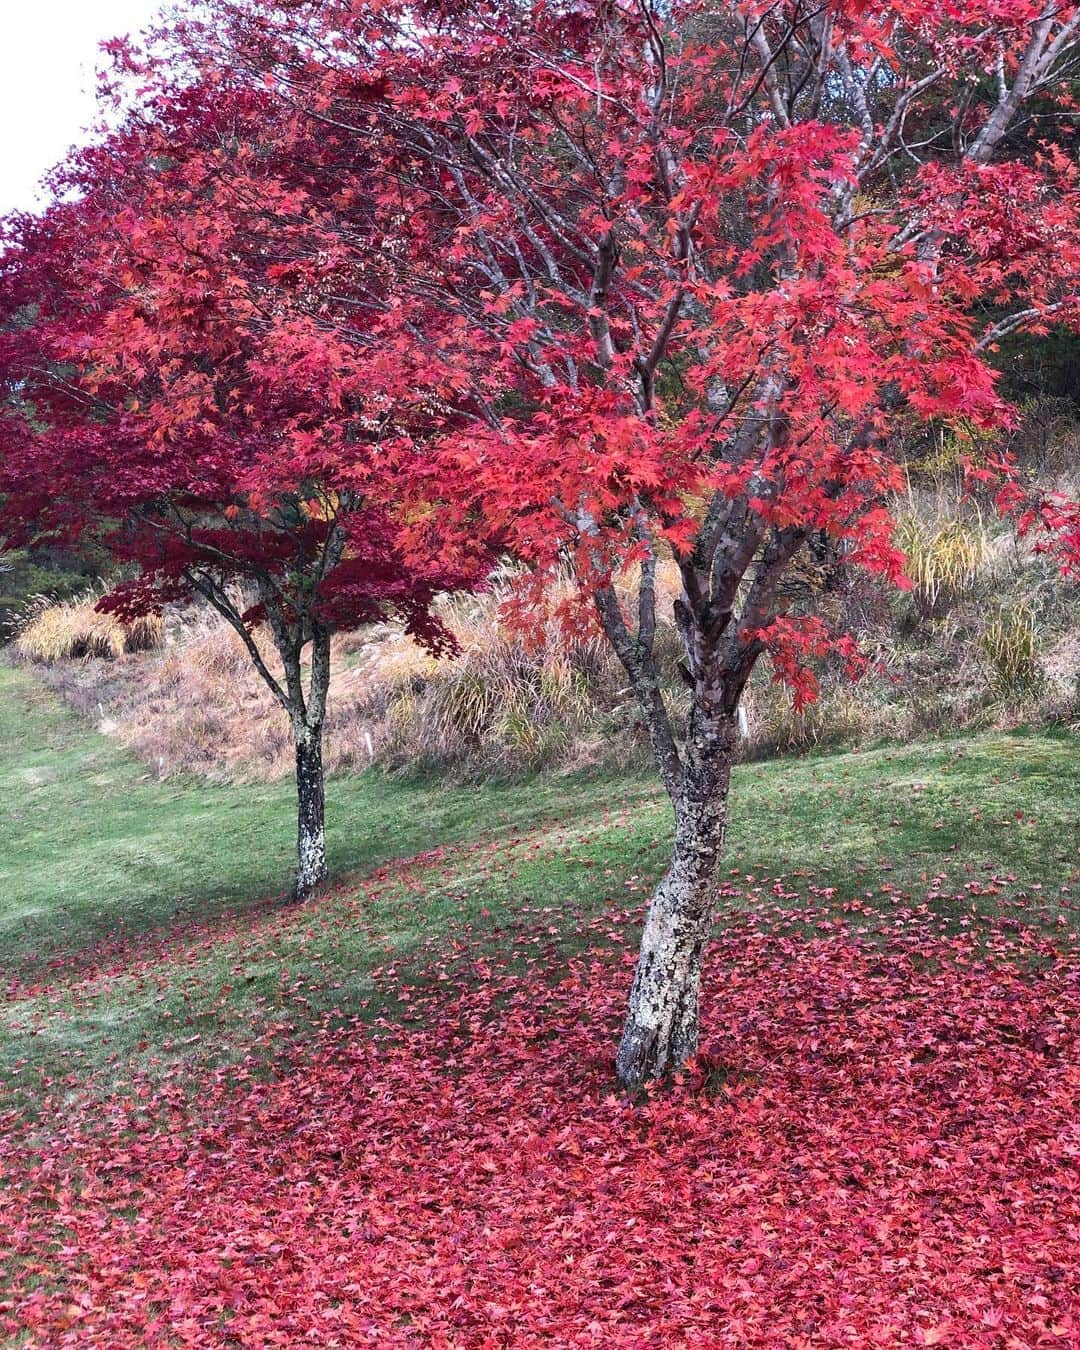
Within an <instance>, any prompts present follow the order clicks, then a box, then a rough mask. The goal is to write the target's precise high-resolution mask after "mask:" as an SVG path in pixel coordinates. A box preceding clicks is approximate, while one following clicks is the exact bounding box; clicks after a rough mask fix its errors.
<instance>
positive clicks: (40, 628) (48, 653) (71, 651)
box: [14, 596, 163, 664]
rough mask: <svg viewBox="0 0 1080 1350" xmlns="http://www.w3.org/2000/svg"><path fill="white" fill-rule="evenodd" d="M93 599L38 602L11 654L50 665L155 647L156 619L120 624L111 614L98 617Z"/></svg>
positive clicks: (159, 624)
mask: <svg viewBox="0 0 1080 1350" xmlns="http://www.w3.org/2000/svg"><path fill="white" fill-rule="evenodd" d="M95 603H96V597H95V596H83V597H82V598H80V599H78V600H69V601H67V602H65V603H63V604H50V603H48V602H47V601H44V600H40V601H38V602H37V603H36V604H34V605H33V606H32V607H31V611H30V617H29V621H28V622H27V623H26V624H25V625H24V626H23V628H22V629H21V631H20V632H19V635H18V636H17V638H16V639H15V644H14V646H15V651H16V653H17V655H18V656H20V657H22V658H23V659H24V660H28V661H42V662H45V663H47V664H52V663H53V662H56V661H73V660H78V659H84V660H85V659H89V658H92V657H105V658H107V659H113V660H115V659H116V658H117V657H118V656H123V655H124V654H125V653H126V652H143V651H149V650H151V649H152V648H154V647H156V646H158V645H159V643H160V642H161V638H162V632H163V625H162V621H161V619H160V617H159V616H158V615H147V616H145V617H143V618H138V619H135V620H134V621H133V622H132V623H128V624H124V623H121V622H120V620H119V619H117V618H116V617H115V615H112V614H99V613H98V611H97V610H96V609H95V608H94V605H95Z"/></svg>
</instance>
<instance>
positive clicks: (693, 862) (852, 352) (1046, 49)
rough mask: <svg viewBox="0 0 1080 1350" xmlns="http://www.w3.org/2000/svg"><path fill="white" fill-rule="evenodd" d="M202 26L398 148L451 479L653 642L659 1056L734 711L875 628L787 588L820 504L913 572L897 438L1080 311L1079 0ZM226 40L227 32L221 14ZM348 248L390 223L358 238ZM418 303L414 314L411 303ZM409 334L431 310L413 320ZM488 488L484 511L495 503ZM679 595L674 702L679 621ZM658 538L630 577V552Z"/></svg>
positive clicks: (966, 414) (559, 11)
mask: <svg viewBox="0 0 1080 1350" xmlns="http://www.w3.org/2000/svg"><path fill="white" fill-rule="evenodd" d="M218 12H219V15H220V16H221V17H222V23H221V24H220V25H219V26H218V27H217V28H216V29H215V28H214V27H213V26H211V28H210V29H209V30H204V39H205V41H206V43H207V45H208V46H210V47H213V45H214V44H215V43H218V44H220V45H221V46H222V48H223V49H227V50H228V51H229V52H230V58H229V59H230V61H232V62H233V63H235V65H236V66H237V67H238V68H239V67H246V68H247V69H248V70H249V71H251V72H253V73H254V72H258V73H259V74H260V77H261V78H262V79H263V80H264V81H265V83H266V85H267V87H269V88H273V89H274V90H275V91H276V93H277V95H278V97H279V98H280V99H281V101H282V104H283V106H285V107H288V108H291V109H293V110H295V111H296V112H297V115H298V116H300V117H301V118H303V117H306V118H308V119H309V120H310V121H311V123H312V124H314V125H315V126H317V127H321V128H322V129H323V132H324V133H325V134H326V135H327V136H329V137H331V138H332V139H333V140H334V142H335V144H336V145H338V146H340V145H342V144H344V143H346V142H347V140H348V138H349V137H350V136H351V138H352V142H353V144H354V146H355V149H354V152H353V153H354V154H355V155H356V156H359V157H361V158H363V159H364V160H365V162H366V163H368V165H369V177H368V179H367V184H368V187H369V190H370V191H371V193H372V195H373V197H374V200H375V202H376V206H377V209H378V211H379V212H381V213H382V214H383V215H384V216H385V217H386V218H388V219H395V220H397V221H399V222H401V228H400V233H399V237H398V241H397V247H396V256H395V264H396V266H397V268H398V269H399V274H400V276H399V280H400V284H401V285H402V286H403V287H404V288H405V290H406V291H409V292H410V293H411V294H412V295H413V296H414V298H415V299H416V300H417V301H418V302H419V300H420V298H421V297H422V298H423V302H424V304H425V305H427V306H431V307H433V308H434V309H437V310H440V311H441V312H442V313H443V314H444V315H445V325H446V329H447V331H448V332H450V333H456V334H457V335H458V338H459V339H460V340H459V341H458V343H457V346H456V348H455V347H454V345H453V342H450V343H448V344H447V346H446V347H444V349H443V356H444V357H445V359H446V360H447V361H448V363H450V364H452V365H455V366H456V367H457V369H458V370H460V371H467V372H468V373H469V375H468V390H467V393H466V394H465V395H464V396H462V397H460V398H458V399H457V400H456V402H455V407H456V409H457V410H458V411H459V413H460V415H461V416H462V418H463V419H464V425H460V426H458V427H457V428H455V430H454V433H453V434H452V435H450V436H448V437H447V438H446V441H445V442H444V445H443V450H442V453H441V454H440V457H439V461H438V475H439V483H440V487H441V488H442V489H443V490H444V491H449V492H450V493H451V494H452V495H454V496H455V498H456V500H457V501H458V503H459V504H460V506H461V510H462V516H463V518H464V517H465V515H466V514H467V513H472V512H474V511H475V508H476V506H477V504H480V505H481V506H482V508H483V510H484V512H485V513H486V517H487V519H488V521H489V523H490V524H491V526H492V527H493V528H495V529H497V530H498V531H499V532H500V535H501V537H502V539H503V541H504V542H506V543H507V545H508V546H509V547H510V548H511V549H512V551H513V552H514V553H515V554H516V556H517V557H518V558H519V559H521V560H523V561H524V562H525V563H526V564H527V565H528V567H529V568H530V569H531V572H532V575H533V576H534V578H535V579H536V581H537V585H536V587H535V589H534V590H533V591H531V592H528V591H527V592H526V594H525V595H524V596H523V606H522V610H521V613H522V616H523V621H525V622H528V621H529V619H528V614H529V604H530V600H535V601H536V603H537V605H539V604H540V603H541V602H542V601H541V597H542V591H543V586H542V582H543V580H544V578H545V577H546V576H547V575H549V574H550V573H551V572H552V571H553V569H554V568H556V567H557V566H559V565H562V564H563V563H565V561H566V560H567V559H570V560H571V561H572V563H573V566H574V569H575V574H576V577H577V579H578V583H579V588H580V596H581V600H582V603H583V605H584V606H586V607H587V608H588V609H589V610H590V611H591V613H592V615H593V618H594V621H595V622H596V623H598V624H599V625H600V627H601V628H602V629H603V631H604V633H605V634H606V635H607V637H608V639H609V640H610V642H611V644H612V646H613V647H614V649H615V651H616V652H617V654H618V657H619V659H620V661H621V662H622V664H623V666H624V667H625V670H626V674H627V678H628V680H629V682H630V684H631V685H632V687H633V689H634V692H635V694H636V696H637V700H638V703H639V705H640V710H641V716H642V719H643V722H644V725H645V727H646V728H647V731H648V735H649V738H650V741H651V745H652V748H653V752H654V755H655V759H656V764H657V768H658V771H659V774H660V776H661V778H662V780H663V783H664V785H665V787H666V789H667V791H668V793H669V794H670V797H671V800H672V803H673V806H674V812H675V820H676V831H675V843H674V850H673V854H672V858H671V862H670V865H669V868H668V870H667V873H666V875H665V876H664V878H663V880H662V881H661V882H660V885H659V887H658V889H657V891H656V893H655V895H654V896H653V898H652V901H651V904H650V906H649V909H648V914H647V917H646V923H645V931H644V936H643V939H642V944H641V953H640V959H639V962H638V966H637V972H636V975H635V978H634V982H633V987H632V990H631V992H630V999H629V1007H628V1011H627V1018H626V1024H625V1029H624V1032H623V1036H622V1041H621V1044H620V1046H619V1051H618V1057H617V1068H618V1074H619V1077H620V1079H621V1080H622V1082H623V1083H624V1084H625V1085H626V1086H628V1087H630V1088H637V1087H639V1086H641V1085H642V1084H643V1083H645V1082H647V1081H648V1080H650V1079H654V1078H656V1077H659V1076H661V1075H663V1074H665V1073H666V1072H668V1071H669V1070H670V1069H672V1068H673V1067H675V1066H678V1065H680V1064H682V1063H683V1062H685V1061H686V1060H687V1059H688V1057H690V1056H691V1055H692V1054H693V1053H694V1050H695V1047H696V1044H697V1037H698V1005H699V991H700V983H701V962H702V953H703V949H704V947H705V945H706V942H707V939H708V933H709V928H710V924H711V920H712V913H713V904H714V896H715V893H716V889H717V875H718V869H719V866H720V859H721V854H722V848H723V841H724V831H725V826H726V821H727V798H728V785H729V780H730V773H731V764H732V757H733V753H734V750H735V744H736V727H737V721H736V717H737V710H738V707H739V700H740V696H741V695H742V692H743V690H744V688H745V686H746V683H747V680H748V679H749V677H750V674H751V672H752V670H753V669H754V667H755V665H756V663H757V662H758V660H759V659H760V658H761V657H763V656H766V657H768V658H769V659H770V660H771V662H772V664H773V667H774V670H775V672H776V674H777V676H778V677H779V678H781V679H783V680H784V681H786V682H787V683H789V684H790V685H791V687H792V689H793V691H794V697H795V699H796V700H797V701H800V702H802V701H805V700H807V699H809V698H812V697H813V695H814V691H815V684H814V677H813V674H812V668H811V667H812V662H811V658H813V657H818V656H823V655H827V654H829V653H832V654H833V655H834V657H835V656H839V657H840V658H842V659H844V660H846V661H848V662H849V663H850V664H852V665H854V664H855V663H856V662H857V658H858V654H857V651H856V650H855V646H854V644H853V642H852V641H851V639H850V638H848V637H846V636H844V635H842V634H835V633H831V632H830V631H829V630H828V629H827V627H826V625H825V624H824V622H823V621H822V619H821V618H820V616H819V615H817V614H815V613H814V612H813V610H812V608H810V607H808V606H807V605H803V607H802V608H799V607H798V606H797V605H796V604H795V603H794V602H793V601H792V599H791V598H790V594H789V592H788V589H787V588H786V587H784V585H783V582H784V578H785V575H786V574H787V572H788V570H789V569H790V568H791V567H793V566H794V565H796V564H797V562H798V559H799V557H800V554H802V553H804V551H805V550H807V548H808V547H809V546H811V544H812V543H813V542H814V541H815V540H818V539H820V538H822V537H823V536H824V537H826V538H829V539H831V540H832V542H833V548H834V551H835V553H836V555H837V557H838V559H839V562H840V565H841V566H843V567H848V568H857V567H861V568H867V569H870V570H872V571H874V572H876V573H879V574H880V575H882V576H884V577H886V578H888V579H890V580H892V581H894V582H896V583H897V584H903V561H904V560H903V558H902V556H901V555H900V553H899V552H898V551H897V549H896V548H895V546H894V544H893V542H892V520H891V519H890V515H889V510H888V504H889V501H890V497H891V494H892V493H893V492H894V490H895V488H896V486H897V481H898V470H897V458H896V456H897V442H898V439H899V437H900V435H901V433H903V432H905V431H908V430H910V429H911V427H912V426H913V425H917V424H918V423H921V422H926V421H928V420H931V419H940V420H948V419H956V418H963V419H968V420H969V421H972V422H975V423H979V424H982V425H985V426H995V425H1005V424H1006V423H1007V421H1008V417H1009V412H1008V409H1007V408H1006V407H1005V406H1004V404H1003V402H1002V401H1001V399H1000V398H999V396H998V395H997V393H996V391H995V380H994V375H993V373H992V371H991V370H990V369H989V367H988V366H987V365H986V364H985V363H984V357H985V355H986V354H987V353H989V352H990V351H991V350H992V349H993V347H994V344H995V343H996V342H997V341H998V340H999V339H1000V338H1001V337H1003V336H1004V335H1005V334H1007V333H1010V332H1012V331H1013V330H1014V329H1016V328H1018V327H1020V326H1027V327H1028V328H1032V329H1034V330H1036V331H1038V330H1039V329H1040V328H1042V329H1045V327H1046V326H1048V325H1051V324H1066V325H1068V324H1075V323H1076V321H1077V319H1078V317H1080V299H1078V294H1077V286H1076V276H1077V263H1078V261H1080V247H1078V244H1080V230H1078V224H1077V221H1078V211H1077V205H1078V191H1077V170H1076V165H1075V163H1074V162H1073V160H1072V159H1071V158H1070V157H1068V156H1067V155H1065V154H1063V153H1062V152H1061V149H1060V140H1061V137H1062V136H1063V135H1064V136H1067V130H1066V131H1061V132H1060V134H1059V135H1058V137H1057V143H1054V142H1048V143H1047V144H1046V145H1045V146H1042V145H1040V143H1039V139H1038V130H1037V126H1036V125H1035V124H1032V123H1028V122H1027V121H1026V120H1025V117H1026V111H1027V110H1028V109H1029V108H1030V107H1031V106H1032V105H1033V104H1035V103H1037V105H1038V110H1039V117H1040V119H1041V122H1042V124H1043V125H1046V124H1047V122H1048V120H1050V119H1054V118H1056V117H1058V116H1059V115H1060V114H1061V113H1062V112H1068V111H1069V110H1070V108H1071V107H1072V105H1071V103H1070V85H1069V79H1070V77H1071V76H1072V75H1073V74H1074V73H1075V71H1076V69H1077V36H1078V31H1080V10H1078V7H1077V6H1076V5H1075V4H1068V3H1066V4H1062V3H1058V2H1057V0H1054V2H1053V3H1048V0H996V2H995V3H993V4H989V5H988V4H986V3H985V0H980V3H973V2H969V0H957V2H956V3H949V4H944V5H942V4H931V3H927V0H903V3H899V4H897V3H891V4H879V3H872V2H869V3H868V0H826V2H825V3H817V4H808V3H805V0H767V2H764V0H743V2H742V3H728V2H727V0H713V2H712V3H680V2H678V0H676V3H673V4H662V5H661V4H653V3H649V0H606V2H605V3H603V4H599V3H596V4H594V3H581V2H580V0H573V2H572V3H571V2H567V3H548V4H531V3H521V4H514V3H503V2H502V0H500V3H497V4H496V3H486V2H485V0H473V2H472V3H464V4H445V5H439V4H437V3H435V4H424V5H415V6H413V5H408V4H399V3H393V2H390V3H387V2H386V0H380V2H379V3H376V2H375V0H367V2H366V3H358V4H357V3H350V4H348V5H345V4H333V3H330V4H325V3H322V4H308V3H304V0H293V2H291V3H289V4H287V5H286V4H281V5H275V4H271V3H260V2H259V0H242V2H240V3H235V4H222V5H220V6H219V7H218ZM222 33H226V34H227V36H225V37H222V36H221V34H222ZM350 247H352V248H354V249H355V251H356V253H357V255H358V256H361V255H363V253H364V247H365V246H364V243H363V241H360V242H356V241H353V242H352V243H351V244H350ZM407 322H408V321H407V320H406V323H407ZM401 331H402V332H404V331H405V328H404V326H403V327H402V329H401ZM472 518H473V517H472V516H471V515H470V516H469V519H472ZM664 557H670V558H671V559H673V560H674V562H675V564H676V565H677V567H678V572H679V576H680V578H681V594H680V595H679V598H678V600H677V601H676V603H675V615H674V617H675V621H676V623H677V625H678V629H679V632H680V633H681V635H682V640H683V645H684V649H685V675H686V680H687V683H688V686H689V689H690V712H689V718H688V723H687V725H686V728H685V734H681V735H680V734H678V733H677V728H676V724H675V722H674V720H673V717H672V715H671V710H670V708H669V707H668V706H667V704H666V702H665V697H664V694H663V691H662V688H661V683H660V679H659V673H658V669H657V661H656V653H655V649H654V640H655V634H656V620H657V612H656V611H657V593H656V584H655V578H656V568H657V564H658V562H659V560H660V559H661V558H664ZM631 563H635V564H638V570H637V573H636V574H637V575H638V576H639V577H640V581H639V582H638V585H637V598H636V604H635V605H633V606H632V607H631V609H630V611H629V612H628V610H627V609H626V608H625V607H624V606H623V605H622V604H620V601H619V598H618V595H617V592H616V587H615V580H616V578H617V577H618V576H619V575H620V574H621V573H624V572H625V569H627V567H628V565H629V564H631Z"/></svg>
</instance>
